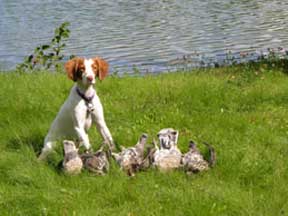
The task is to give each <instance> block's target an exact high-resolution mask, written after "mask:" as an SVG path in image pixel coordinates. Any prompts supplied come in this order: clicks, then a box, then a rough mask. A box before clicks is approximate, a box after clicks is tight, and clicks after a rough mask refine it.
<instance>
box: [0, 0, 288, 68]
mask: <svg viewBox="0 0 288 216" xmlns="http://www.w3.org/2000/svg"><path fill="white" fill-rule="evenodd" d="M65 21H68V22H70V23H71V25H70V30H71V36H70V38H69V40H68V41H67V47H66V48H65V54H66V55H67V56H69V55H71V54H74V55H79V56H87V57H93V56H96V55H99V56H102V57H104V58H105V59H107V60H108V61H109V63H110V65H111V68H112V71H114V72H119V73H123V72H126V71H127V72H131V71H133V70H136V68H137V70H140V71H141V72H145V71H147V72H161V71H169V70H175V68H176V69H177V68H181V67H182V66H183V67H186V68H187V67H195V66H199V65H205V64H206V65H207V64H209V62H215V61H223V59H225V58H227V53H228V52H229V51H231V52H232V53H233V55H235V56H236V57H237V56H238V57H239V56H241V53H242V52H248V53H257V52H261V51H263V50H264V51H265V50H266V49H267V48H278V47H288V1H283V0H193V1H191V0H177V1H175V0H174V1H172V0H157V1H156V0H141V1H132V0H105V1H91V0H90V1H89V0H83V1H79V0H66V1H58V0H46V1H42V0H33V1H32V0H25V1H20V0H1V1H0V39H1V43H0V67H1V68H2V69H3V68H5V69H7V68H14V67H15V65H16V64H17V63H19V62H21V61H22V60H23V57H24V56H27V55H29V54H31V53H32V52H33V50H34V48H35V47H36V46H38V45H40V44H45V43H49V41H50V39H51V38H52V37H53V34H54V29H55V28H56V27H58V26H59V25H60V24H61V23H62V22H65ZM249 58H250V57H249ZM251 58H253V57H251ZM246 60H247V59H246Z"/></svg>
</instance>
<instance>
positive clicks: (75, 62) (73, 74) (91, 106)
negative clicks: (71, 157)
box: [39, 57, 114, 160]
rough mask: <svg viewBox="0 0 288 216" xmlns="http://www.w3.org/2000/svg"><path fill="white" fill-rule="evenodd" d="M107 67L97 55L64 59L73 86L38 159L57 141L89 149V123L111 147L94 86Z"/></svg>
mask: <svg viewBox="0 0 288 216" xmlns="http://www.w3.org/2000/svg"><path fill="white" fill-rule="evenodd" d="M108 67H109V65H108V63H107V62H106V61H105V60H103V59H101V58H99V57H96V58H92V59H84V58H78V57H76V58H73V59H71V60H69V61H68V62H66V64H65V70H66V72H67V75H68V77H69V78H70V79H71V80H73V81H74V82H75V85H74V86H73V87H72V89H71V91H70V95H69V96H68V98H67V100H66V101H65V102H64V104H63V105H62V107H61V109H60V111H59V112H58V114H57V116H56V118H55V120H54V121H53V123H52V125H51V127H50V130H49V132H48V134H47V135H46V137H45V140H44V147H43V149H42V152H41V154H40V156H39V159H40V160H43V159H45V158H46V156H47V155H48V153H49V152H50V151H51V150H52V149H53V147H54V145H55V143H56V142H57V141H58V140H63V139H69V140H77V141H78V142H79V144H80V145H82V144H83V145H84V147H85V148H86V149H87V150H88V149H90V148H91V145H90V141H89V138H88V134H87V131H88V129H89V128H90V127H91V125H92V123H95V124H96V127H97V129H98V131H99V133H100V134H101V136H102V138H103V140H104V142H105V143H107V144H108V145H109V147H110V149H111V148H114V144H113V139H112V136H111V134H110V131H109V129H108V127H107V126H106V123H105V120H104V114H103V107H102V104H101V102H100V99H99V97H98V95H97V94H96V91H95V89H94V87H93V85H94V84H95V82H96V77H98V78H99V80H103V79H104V78H105V77H106V75H107V74H108Z"/></svg>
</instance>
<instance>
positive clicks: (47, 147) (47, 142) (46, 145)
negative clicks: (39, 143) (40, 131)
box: [38, 137, 56, 161]
mask: <svg viewBox="0 0 288 216" xmlns="http://www.w3.org/2000/svg"><path fill="white" fill-rule="evenodd" d="M55 144H56V141H55V140H51V139H49V137H46V138H45V140H44V147H43V148H42V150H41V154H40V155H39V157H38V160H39V161H41V160H45V159H46V157H47V155H48V154H49V153H50V152H51V151H52V149H53V147H54V146H55Z"/></svg>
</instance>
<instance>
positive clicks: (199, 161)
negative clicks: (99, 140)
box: [182, 140, 216, 174]
mask: <svg viewBox="0 0 288 216" xmlns="http://www.w3.org/2000/svg"><path fill="white" fill-rule="evenodd" d="M204 144H205V145H206V146H207V147H208V150H209V155H210V157H209V159H208V160H205V159H204V157H203V155H202V154H201V153H200V151H199V150H198V148H197V146H196V144H195V143H194V142H193V141H192V140H191V141H190V142H189V151H188V152H187V153H186V154H184V156H183V158H182V164H183V167H184V170H185V172H186V173H187V174H193V173H198V172H201V171H204V170H208V169H209V168H210V167H214V166H215V163H216V153H215V150H214V148H213V147H212V146H211V145H210V144H208V143H206V142H204Z"/></svg>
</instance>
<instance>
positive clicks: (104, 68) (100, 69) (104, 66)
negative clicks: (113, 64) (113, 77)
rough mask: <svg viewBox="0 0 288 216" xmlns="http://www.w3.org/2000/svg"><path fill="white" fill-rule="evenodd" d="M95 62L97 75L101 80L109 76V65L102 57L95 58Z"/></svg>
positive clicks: (94, 68)
mask: <svg viewBox="0 0 288 216" xmlns="http://www.w3.org/2000/svg"><path fill="white" fill-rule="evenodd" d="M93 61H94V67H93V70H94V73H95V75H96V76H98V78H99V80H103V79H104V78H105V77H106V76H107V75H108V71H109V64H108V63H107V62H106V61H105V60H103V59H102V58H100V57H95V58H93Z"/></svg>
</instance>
